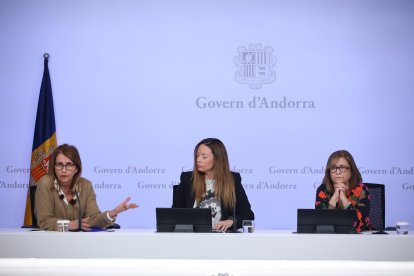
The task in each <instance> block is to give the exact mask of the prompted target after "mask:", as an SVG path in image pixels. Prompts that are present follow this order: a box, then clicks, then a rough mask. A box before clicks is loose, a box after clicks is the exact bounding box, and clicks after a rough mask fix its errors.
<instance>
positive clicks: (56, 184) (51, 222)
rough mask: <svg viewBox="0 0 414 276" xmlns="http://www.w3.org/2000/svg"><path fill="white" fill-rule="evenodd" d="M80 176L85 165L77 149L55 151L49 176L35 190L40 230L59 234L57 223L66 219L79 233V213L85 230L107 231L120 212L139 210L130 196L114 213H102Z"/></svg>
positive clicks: (90, 189)
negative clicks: (98, 229)
mask: <svg viewBox="0 0 414 276" xmlns="http://www.w3.org/2000/svg"><path fill="white" fill-rule="evenodd" d="M81 173H82V162H81V159H80V155H79V152H78V150H77V148H76V147H75V146H72V145H68V144H63V145H60V146H59V147H57V148H56V149H55V150H54V152H53V154H52V156H51V158H50V160H49V171H48V174H47V175H45V176H43V177H42V178H41V179H40V180H39V183H38V184H37V190H36V197H35V202H36V204H35V206H36V207H35V213H36V217H37V222H38V224H39V227H40V228H41V229H45V230H55V231H56V230H57V221H58V220H59V219H67V220H69V221H70V223H69V230H77V229H79V213H80V215H81V218H82V219H81V227H80V228H81V229H82V230H83V231H90V230H91V227H99V228H106V227H108V226H110V225H112V224H113V223H114V222H115V219H116V216H117V215H118V214H119V213H121V212H124V211H126V210H128V209H133V208H137V207H138V206H137V205H136V204H135V203H128V202H129V200H130V198H129V197H128V198H127V199H125V200H124V201H123V202H122V203H121V204H119V205H118V206H116V207H115V208H114V209H113V210H111V211H106V212H103V213H102V212H101V211H100V210H99V207H98V205H97V203H96V195H95V191H94V190H93V187H92V183H91V182H90V181H89V180H87V179H85V178H83V177H81ZM79 206H80V208H81V210H80V212H79Z"/></svg>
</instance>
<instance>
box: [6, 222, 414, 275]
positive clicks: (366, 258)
mask: <svg viewBox="0 0 414 276" xmlns="http://www.w3.org/2000/svg"><path fill="white" fill-rule="evenodd" d="M389 233H390V234H389V235H373V234H371V233H365V234H349V235H346V234H294V233H292V231H260V230H259V231H256V232H255V233H252V234H242V233H238V234H232V233H155V231H154V230H136V229H121V230H115V231H114V232H92V233H84V232H67V233H59V232H50V231H30V230H28V229H0V246H1V249H0V258H2V259H0V275H25V274H26V275H53V273H56V272H57V270H59V271H60V272H59V274H60V275H66V274H62V273H61V272H62V271H69V272H70V273H78V274H77V275H91V274H90V273H91V269H92V271H93V272H99V274H100V275H111V274H110V273H109V272H111V271H112V273H114V272H115V271H116V274H118V275H130V274H131V272H134V273H135V272H136V273H138V272H142V273H144V274H145V275H220V274H221V275H225V271H224V270H225V269H231V268H233V272H231V271H230V272H226V273H228V275H272V273H275V272H281V273H282V274H283V271H284V272H285V274H286V275H318V274H319V275H321V273H322V274H324V272H325V273H326V272H330V273H329V275H349V274H350V273H353V275H363V274H364V273H365V274H366V273H376V272H379V273H382V275H414V233H413V232H410V233H409V234H408V235H396V233H395V232H389ZM75 263H76V264H77V265H76V266H75V267H74V264H75ZM180 265H181V266H180ZM212 266H213V267H216V268H217V269H219V268H220V269H221V270H220V271H218V270H217V271H212V272H210V271H208V272H207V271H206V269H210V270H211V269H212ZM35 267H38V269H39V270H38V271H40V272H41V273H40V272H39V274H34V273H35V271H37V270H36V269H28V268H35ZM120 267H122V268H125V269H127V270H125V274H122V271H123V270H122V269H121V270H120ZM178 267H181V268H180V269H179V268H178ZM329 267H332V269H333V270H334V271H338V273H337V274H335V273H332V271H329ZM62 268H64V269H63V270H62ZM81 268H86V271H89V274H87V273H85V274H82V271H83V270H82V269H81ZM128 268H130V270H128ZM338 268H340V269H338ZM234 269H236V270H237V269H238V270H237V273H235V272H234ZM312 269H313V270H312ZM78 270H79V271H78ZM48 271H49V272H50V274H47V272H48ZM249 271H250V272H252V271H254V273H253V274H252V273H250V274H249V273H247V272H249ZM312 271H313V272H315V274H313V273H312ZM12 272H13V273H14V274H13V273H12ZM20 272H21V274H19V273H20ZM23 272H24V273H23ZM28 272H30V273H31V274H27V273H28ZM69 272H68V274H67V275H70V273H69ZM150 272H151V273H150ZM175 272H177V274H174V273H175ZM339 272H341V273H342V272H343V274H341V273H339ZM10 273H12V274H10ZM45 273H46V274H45ZM105 273H108V274H105ZM199 273H204V274H199ZM205 273H207V274H205ZM243 273H244V274H243ZM246 273H247V274H246ZM267 273H269V274H267ZM97 274H98V273H97ZM72 275H73V274H72ZM134 275H140V274H134ZM142 275H143V274H142Z"/></svg>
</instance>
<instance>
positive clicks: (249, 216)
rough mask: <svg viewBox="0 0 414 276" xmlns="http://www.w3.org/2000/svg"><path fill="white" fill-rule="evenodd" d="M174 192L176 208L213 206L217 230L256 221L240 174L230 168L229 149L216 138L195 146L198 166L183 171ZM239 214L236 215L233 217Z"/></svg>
mask: <svg viewBox="0 0 414 276" xmlns="http://www.w3.org/2000/svg"><path fill="white" fill-rule="evenodd" d="M180 180H181V181H180V185H179V186H178V189H177V191H176V192H175V194H174V200H173V206H172V207H173V208H211V212H212V220H213V221H212V226H213V227H212V228H213V230H220V231H226V230H228V229H231V228H232V227H233V223H234V222H236V223H237V225H235V226H236V228H241V226H242V221H243V220H253V219H254V213H253V211H252V210H251V206H250V203H249V200H248V198H247V195H246V192H245V191H244V188H243V186H242V185H241V176H240V174H239V173H235V172H232V171H230V165H229V160H228V156H227V150H226V148H225V146H224V144H223V143H222V142H221V141H220V140H219V139H216V138H207V139H204V140H202V141H200V142H199V143H198V144H197V145H196V147H195V149H194V168H193V171H192V172H183V173H181V177H180ZM233 213H235V217H233Z"/></svg>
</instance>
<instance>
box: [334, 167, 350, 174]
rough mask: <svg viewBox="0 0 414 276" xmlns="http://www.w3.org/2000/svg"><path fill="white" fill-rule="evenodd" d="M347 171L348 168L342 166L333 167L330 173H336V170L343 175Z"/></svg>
mask: <svg viewBox="0 0 414 276" xmlns="http://www.w3.org/2000/svg"><path fill="white" fill-rule="evenodd" d="M348 169H349V167H344V166H340V167H335V166H334V167H332V168H331V173H336V172H338V170H339V172H341V173H343V172H346V171H347V170H348Z"/></svg>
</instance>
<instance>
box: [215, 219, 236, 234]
mask: <svg viewBox="0 0 414 276" xmlns="http://www.w3.org/2000/svg"><path fill="white" fill-rule="evenodd" d="M232 226H233V220H231V219H228V220H222V221H219V222H217V223H216V224H214V225H213V230H220V231H223V232H226V231H227V229H229V228H230V227H232Z"/></svg>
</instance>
